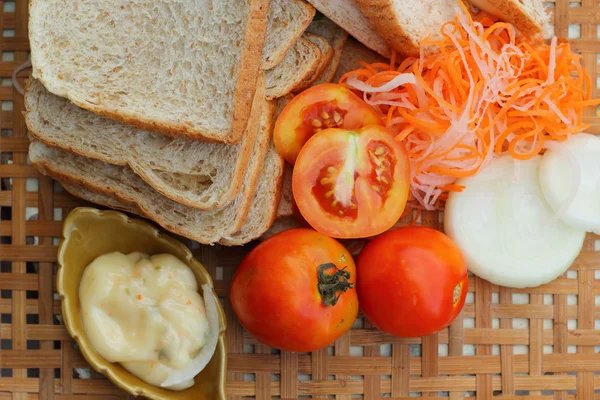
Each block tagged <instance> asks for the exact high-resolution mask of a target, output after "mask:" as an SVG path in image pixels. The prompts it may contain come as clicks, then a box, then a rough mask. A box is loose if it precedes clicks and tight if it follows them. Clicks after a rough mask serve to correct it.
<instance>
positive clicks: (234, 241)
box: [219, 141, 284, 246]
mask: <svg viewBox="0 0 600 400" xmlns="http://www.w3.org/2000/svg"><path fill="white" fill-rule="evenodd" d="M283 171H284V161H283V158H281V156H280V155H279V153H277V149H275V145H274V144H273V142H272V141H271V144H270V147H269V151H268V153H267V158H266V160H265V166H264V170H263V176H265V177H267V178H266V179H261V180H259V182H258V185H257V187H256V192H255V194H254V199H253V200H252V207H251V208H250V212H249V213H248V217H247V218H246V223H245V224H244V226H243V227H242V229H240V230H239V231H238V232H236V233H234V234H233V235H224V236H223V238H222V239H221V240H220V241H219V243H221V244H223V245H226V246H242V245H244V244H246V243H248V242H250V241H252V240H254V239H258V238H259V237H260V236H261V235H262V234H263V233H265V232H266V231H267V230H268V229H269V227H270V226H271V225H272V224H273V221H275V218H276V217H277V206H278V204H279V201H280V199H281V184H282V181H283Z"/></svg>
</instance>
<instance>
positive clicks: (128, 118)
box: [29, 0, 270, 144]
mask: <svg viewBox="0 0 600 400" xmlns="http://www.w3.org/2000/svg"><path fill="white" fill-rule="evenodd" d="M41 1H42V0H29V7H30V10H32V9H33V8H34V7H36V4H37V3H38V2H41ZM248 1H249V2H250V10H249V12H248V20H247V21H248V22H247V25H246V30H245V32H244V43H245V44H246V46H245V47H244V49H243V50H242V54H241V57H240V62H239V65H238V74H237V75H238V78H237V79H238V81H237V84H236V88H235V89H234V93H233V110H234V111H233V116H232V123H231V128H230V131H229V134H228V135H223V133H222V132H210V131H200V130H199V129H194V128H193V127H191V126H189V125H187V124H185V123H179V124H176V123H167V122H162V121H156V120H150V119H147V118H145V117H144V116H143V115H138V114H135V113H129V112H124V111H120V110H118V109H114V108H113V107H110V108H108V107H105V106H103V105H102V104H94V103H91V102H89V101H86V100H85V99H84V98H79V96H77V95H76V94H74V93H72V92H71V91H69V90H68V89H66V88H61V87H60V85H56V84H54V83H53V82H52V81H51V80H49V79H47V78H46V77H45V76H43V74H42V73H41V71H39V70H38V69H37V68H36V67H35V64H36V62H35V60H36V57H35V54H34V52H32V63H33V65H34V67H33V76H34V77H35V78H37V79H39V80H40V81H41V82H42V83H43V84H44V86H46V88H47V89H48V90H49V91H50V92H52V93H54V94H56V95H58V96H61V97H66V98H67V99H69V100H70V101H71V102H73V103H74V104H75V105H77V106H79V107H81V108H84V109H86V110H89V111H92V112H94V113H96V114H99V115H102V116H105V117H108V118H110V119H114V120H116V121H119V122H122V123H124V124H127V125H131V126H135V127H138V128H141V129H144V130H148V131H152V132H156V133H160V134H164V135H168V136H173V137H180V138H185V139H189V140H200V141H210V142H218V143H227V144H235V143H238V142H239V141H240V140H241V138H242V135H243V132H244V129H245V128H246V124H247V122H248V119H249V118H250V109H251V104H252V99H253V97H254V92H255V90H256V86H257V76H258V72H259V71H260V64H261V57H262V49H263V44H264V40H265V36H266V31H267V11H268V8H269V2H270V0H248ZM34 28H35V21H34V19H33V18H30V19H29V31H30V32H32V31H33V30H34ZM82 97H84V96H82Z"/></svg>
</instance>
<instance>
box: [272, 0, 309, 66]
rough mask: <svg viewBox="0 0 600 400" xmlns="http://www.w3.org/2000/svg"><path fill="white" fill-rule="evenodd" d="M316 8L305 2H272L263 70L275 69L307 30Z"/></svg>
mask: <svg viewBox="0 0 600 400" xmlns="http://www.w3.org/2000/svg"><path fill="white" fill-rule="evenodd" d="M314 16H315V8H314V7H313V6H311V5H310V4H308V3H306V2H304V1H303V0H271V4H270V5H269V14H268V21H269V25H268V27H267V37H266V39H265V44H264V47H263V54H262V68H263V69H264V70H267V69H271V68H274V67H275V66H276V65H277V64H279V63H280V62H281V61H282V60H283V59H284V57H285V55H286V53H287V51H288V50H289V49H290V48H291V47H292V46H293V45H294V44H295V43H296V41H297V40H298V39H299V38H300V36H302V33H303V32H304V31H305V30H306V28H307V27H308V25H309V24H310V22H311V21H312V19H313V17H314Z"/></svg>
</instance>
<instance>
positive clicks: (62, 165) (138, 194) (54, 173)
mask: <svg viewBox="0 0 600 400" xmlns="http://www.w3.org/2000/svg"><path fill="white" fill-rule="evenodd" d="M271 111H274V110H273V107H271ZM269 115H270V116H269ZM262 120H263V121H262V122H263V123H262V126H261V132H260V133H259V140H257V141H256V143H255V145H254V149H253V156H252V157H251V160H250V165H248V169H249V170H254V169H256V170H263V164H264V160H265V157H266V153H267V150H268V149H269V142H270V135H271V131H272V127H273V114H272V113H271V114H269V113H264V114H263V118H262ZM29 157H30V159H31V163H32V164H33V165H34V166H35V167H36V168H38V169H39V170H40V171H41V172H42V173H44V174H46V175H49V176H51V177H53V178H54V179H56V180H58V181H61V182H64V183H67V184H70V185H81V186H83V187H85V188H86V189H88V190H89V191H92V192H95V193H100V194H103V195H104V196H109V197H112V198H115V199H117V200H118V201H120V202H121V203H124V204H126V205H128V206H129V207H130V208H132V209H133V206H135V207H136V209H139V210H140V212H141V214H142V215H143V216H145V217H147V218H149V219H152V220H154V221H155V222H157V223H158V224H159V225H161V226H162V227H163V228H165V229H167V230H168V231H171V232H174V233H176V234H178V235H181V236H184V237H187V238H189V239H193V240H196V241H198V242H200V243H204V244H212V243H215V242H217V241H218V240H219V239H220V238H221V237H222V236H225V235H231V234H233V233H235V232H237V231H238V230H239V229H241V228H242V227H243V225H244V223H245V221H246V218H247V216H248V213H249V211H250V207H251V203H252V201H253V198H254V194H255V190H256V189H257V187H259V186H260V183H259V182H257V177H255V176H253V175H252V174H247V176H246V177H247V180H246V181H245V182H244V188H243V190H242V192H241V193H240V195H239V196H238V197H237V198H236V199H235V200H234V201H233V202H232V203H231V204H229V205H228V206H226V207H224V208H222V209H220V210H206V211H202V210H197V209H195V208H190V207H187V206H184V205H182V204H179V203H177V202H174V201H172V200H170V199H168V198H166V197H164V196H162V195H161V194H160V193H158V192H156V191H155V190H153V189H152V188H151V187H150V186H149V185H148V184H146V183H145V182H144V181H143V180H142V179H141V178H140V177H138V176H137V175H136V174H135V173H134V172H133V171H132V170H131V169H130V168H128V167H126V166H117V165H112V164H107V163H104V162H102V161H98V160H93V159H88V158H85V157H82V156H79V155H76V154H73V153H69V152H67V151H64V150H59V149H56V148H51V147H48V146H46V145H45V144H43V143H41V142H39V141H33V142H32V143H31V145H30V147H29ZM265 179H266V180H273V177H270V176H267V175H266V174H265V173H264V172H263V173H261V175H260V178H258V180H259V181H260V180H265Z"/></svg>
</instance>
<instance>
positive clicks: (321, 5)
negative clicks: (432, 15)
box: [307, 0, 420, 58]
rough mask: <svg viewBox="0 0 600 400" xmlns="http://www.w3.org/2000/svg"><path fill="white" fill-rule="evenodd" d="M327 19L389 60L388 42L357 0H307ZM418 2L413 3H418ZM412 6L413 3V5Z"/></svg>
mask: <svg viewBox="0 0 600 400" xmlns="http://www.w3.org/2000/svg"><path fill="white" fill-rule="evenodd" d="M307 1H308V2H309V3H310V4H312V5H313V6H314V7H315V8H316V9H317V10H319V11H320V12H321V13H323V14H324V15H325V16H327V18H329V19H330V20H332V21H333V22H335V23H336V24H337V25H339V26H340V27H342V28H343V29H344V30H345V31H346V32H348V33H349V34H350V35H352V36H353V37H354V38H356V39H357V40H358V41H359V42H361V43H362V44H364V45H365V46H367V47H368V48H369V49H371V50H373V51H376V52H377V53H379V54H381V55H382V56H384V57H386V58H389V57H390V55H391V50H390V47H389V45H388V44H387V42H386V41H385V39H384V38H383V37H381V35H380V34H379V33H377V31H376V30H375V29H373V27H371V23H370V22H369V19H368V18H367V17H366V16H365V15H364V14H363V12H362V11H361V9H360V7H359V6H358V3H357V0H307ZM419 1H420V0H417V1H415V2H413V3H415V4H416V3H418V2H419ZM411 4H412V3H411Z"/></svg>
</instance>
